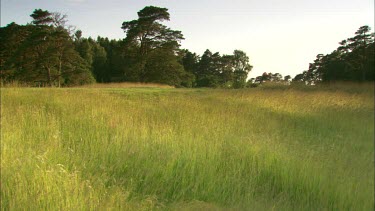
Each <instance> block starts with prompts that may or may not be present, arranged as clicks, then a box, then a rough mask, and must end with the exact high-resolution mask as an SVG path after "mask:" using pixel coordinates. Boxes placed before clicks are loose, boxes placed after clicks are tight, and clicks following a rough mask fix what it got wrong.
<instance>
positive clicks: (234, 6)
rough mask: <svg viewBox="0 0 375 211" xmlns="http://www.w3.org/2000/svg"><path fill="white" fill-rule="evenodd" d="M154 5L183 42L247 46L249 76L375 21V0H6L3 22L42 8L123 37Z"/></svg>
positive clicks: (295, 68) (86, 29)
mask: <svg viewBox="0 0 375 211" xmlns="http://www.w3.org/2000/svg"><path fill="white" fill-rule="evenodd" d="M149 5H153V6H158V7H165V8H168V12H169V13H170V21H169V22H164V24H165V25H167V26H168V27H170V28H171V29H173V30H180V31H182V34H183V35H184V38H185V40H183V41H182V42H181V47H182V48H186V49H189V50H190V51H192V52H195V53H197V54H199V55H202V54H203V52H204V51H205V50H206V49H210V50H211V52H220V54H221V55H223V54H232V53H233V51H234V50H235V49H238V50H243V51H244V52H246V54H247V55H248V56H249V59H250V64H251V65H252V66H253V67H254V68H253V70H252V71H251V73H250V74H249V77H256V76H258V75H261V74H262V73H263V72H272V73H281V74H282V75H283V76H285V75H291V76H292V77H293V76H295V75H296V74H298V73H301V72H302V71H304V70H307V69H308V66H309V63H311V62H313V60H314V59H315V58H316V55H317V54H320V53H322V54H328V53H331V52H332V51H333V50H335V49H336V48H337V47H338V46H339V44H338V42H340V41H341V40H344V39H346V38H349V37H352V36H354V33H355V31H357V29H358V28H359V27H360V26H363V25H368V26H370V27H371V28H372V29H374V0H355V1H354V0H230V1H228V0H189V1H186V0H185V1H183V0H105V1H103V0H1V26H2V27H3V26H6V25H7V24H9V23H11V22H16V23H17V24H26V23H29V22H31V18H30V14H32V12H33V11H34V9H38V8H40V9H44V10H48V11H50V12H60V13H62V14H66V15H68V21H69V22H68V24H70V25H74V26H76V27H77V29H80V30H82V32H83V36H84V37H89V36H91V37H93V38H96V37H97V36H101V37H108V38H110V39H122V38H124V37H125V34H124V32H123V31H122V30H121V25H122V23H123V22H124V21H129V20H134V19H137V12H138V11H139V10H141V9H143V8H144V7H145V6H149ZM372 31H373V30H372Z"/></svg>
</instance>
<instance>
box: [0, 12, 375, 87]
mask: <svg viewBox="0 0 375 211" xmlns="http://www.w3.org/2000/svg"><path fill="white" fill-rule="evenodd" d="M137 14H138V19H135V20H130V21H124V22H123V24H122V25H121V28H122V29H123V31H124V33H125V36H124V39H118V40H115V39H111V40H110V39H108V38H105V37H100V36H99V37H97V38H96V39H93V38H91V37H89V38H85V37H83V36H82V34H83V33H82V31H81V30H75V29H74V27H71V26H69V25H67V16H66V15H62V14H61V13H58V12H49V11H47V10H42V9H35V10H34V11H33V13H32V14H31V15H30V16H31V18H32V21H31V22H30V23H28V24H26V25H18V24H16V23H14V22H13V23H10V24H8V25H7V26H5V27H1V28H0V76H1V79H2V82H3V83H10V82H13V81H19V82H22V83H27V84H29V85H31V86H58V87H60V86H75V85H82V84H87V83H94V82H99V83H107V82H126V81H127V82H153V83H162V84H168V85H171V86H175V87H223V88H243V87H254V86H257V85H258V84H261V83H264V82H267V81H273V82H285V83H288V84H289V83H290V81H291V79H292V77H291V76H290V75H287V76H285V77H284V78H283V77H282V75H281V74H280V73H271V72H269V73H266V72H265V73H263V74H262V75H261V76H258V77H256V78H251V79H250V80H247V76H248V73H249V72H250V71H251V70H252V68H253V66H252V65H251V64H250V63H249V57H248V56H247V55H246V53H245V52H244V51H241V50H234V51H233V53H232V54H230V55H220V53H219V52H211V51H210V50H209V49H207V50H206V51H205V52H204V53H203V54H202V55H198V54H196V53H194V52H190V51H189V50H187V49H181V47H180V42H181V41H182V40H183V39H184V37H183V34H182V32H181V31H178V30H172V29H170V28H168V27H167V26H165V25H163V24H162V23H163V22H164V21H169V20H170V14H169V13H168V9H166V8H160V7H155V6H147V7H145V8H143V9H142V10H140V11H139V12H138V13H137ZM119 27H120V26H119ZM336 80H349V81H373V80H374V34H373V33H370V27H368V26H363V27H361V28H360V29H359V30H358V31H357V32H356V33H355V36H354V37H352V38H348V39H346V40H343V41H342V42H340V47H338V48H337V50H335V51H333V52H332V53H331V54H327V55H322V54H319V55H318V56H317V59H316V60H315V61H314V62H313V63H311V64H310V67H309V69H308V70H306V71H304V72H303V73H301V74H298V75H296V76H295V77H294V78H293V81H294V82H299V81H305V82H306V83H318V82H326V81H336Z"/></svg>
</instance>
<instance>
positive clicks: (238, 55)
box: [233, 50, 253, 88]
mask: <svg viewBox="0 0 375 211" xmlns="http://www.w3.org/2000/svg"><path fill="white" fill-rule="evenodd" d="M233 63H234V65H233V66H234V83H233V87H234V88H244V87H245V86H246V78H247V75H248V73H249V72H250V71H251V69H252V68H253V66H251V65H250V64H249V57H248V56H247V55H246V53H245V52H243V51H240V50H234V52H233Z"/></svg>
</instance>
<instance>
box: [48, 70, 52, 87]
mask: <svg viewBox="0 0 375 211" xmlns="http://www.w3.org/2000/svg"><path fill="white" fill-rule="evenodd" d="M47 82H48V85H49V86H50V87H52V81H51V69H50V68H49V67H47Z"/></svg>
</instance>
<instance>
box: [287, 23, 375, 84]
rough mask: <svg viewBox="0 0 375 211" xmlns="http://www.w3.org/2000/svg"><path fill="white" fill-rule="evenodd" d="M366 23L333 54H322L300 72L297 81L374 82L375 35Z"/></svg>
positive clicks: (295, 79)
mask: <svg viewBox="0 0 375 211" xmlns="http://www.w3.org/2000/svg"><path fill="white" fill-rule="evenodd" d="M370 30H371V29H370V27H368V26H362V27H360V28H359V29H358V30H357V32H355V36H354V37H352V38H348V39H346V40H343V41H341V42H340V43H339V44H340V46H339V47H338V48H337V49H336V50H335V51H333V52H332V53H330V54H327V55H323V54H318V55H317V57H316V59H315V60H314V62H313V63H311V64H310V66H309V69H308V70H307V71H304V72H303V73H301V74H298V75H296V77H295V78H294V79H293V81H305V82H306V83H313V82H314V83H316V82H320V81H323V82H330V81H359V82H364V81H374V80H375V75H374V72H375V69H374V68H375V63H374V57H375V55H374V50H375V46H374V45H375V44H374V34H373V33H370Z"/></svg>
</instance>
